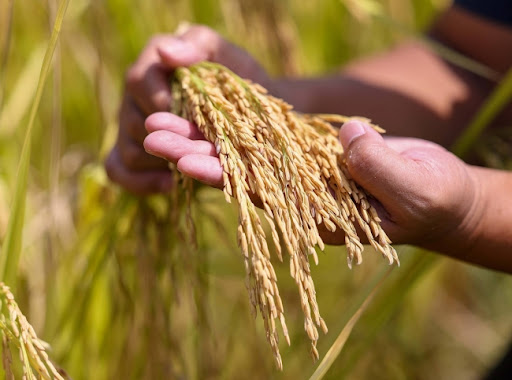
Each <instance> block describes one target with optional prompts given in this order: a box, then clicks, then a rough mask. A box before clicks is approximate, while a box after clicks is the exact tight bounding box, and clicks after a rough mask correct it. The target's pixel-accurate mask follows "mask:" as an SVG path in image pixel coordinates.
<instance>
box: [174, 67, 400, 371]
mask: <svg viewBox="0 0 512 380" xmlns="http://www.w3.org/2000/svg"><path fill="white" fill-rule="evenodd" d="M172 86H173V91H172V93H173V96H174V97H175V100H176V101H175V102H174V104H175V107H176V105H179V107H181V109H179V110H178V109H174V110H173V111H174V112H175V113H178V114H180V115H184V116H185V117H187V118H188V119H189V121H191V122H193V123H195V124H196V125H197V126H198V128H199V130H200V131H201V132H202V133H203V134H204V136H205V138H206V139H207V140H208V141H210V142H212V143H213V144H214V145H215V147H216V150H217V154H218V155H219V159H220V162H221V165H222V167H223V170H224V174H223V179H224V194H225V195H226V200H227V201H228V202H230V201H231V198H234V200H235V202H236V203H237V205H238V222H239V227H238V243H239V247H240V249H241V251H242V256H243V259H244V262H245V268H246V272H247V283H248V284H249V289H248V290H249V294H250V300H251V303H252V306H253V308H254V309H255V310H259V311H260V313H261V316H262V318H263V321H264V325H265V329H266V332H267V340H268V342H269V344H270V345H271V348H272V351H273V353H274V357H275V360H276V363H277V366H278V367H279V368H282V360H281V356H280V353H279V345H278V342H279V339H278V338H279V335H278V333H277V329H276V320H277V322H278V323H280V324H281V327H282V331H283V334H284V337H285V339H286V341H287V342H289V336H288V329H287V327H286V321H285V318H284V308H283V302H282V300H281V298H280V295H279V289H278V286H277V278H276V275H275V271H274V269H273V266H272V263H271V260H270V253H269V252H270V251H269V247H268V243H267V238H266V236H265V233H264V230H263V227H262V221H261V219H260V217H259V215H258V213H257V212H256V206H255V204H254V203H253V201H252V199H254V198H255V197H256V198H259V199H260V200H261V203H262V208H263V210H264V216H265V219H266V220H267V221H268V223H269V224H270V228H271V231H272V240H273V242H274V244H275V245H276V247H277V248H278V249H277V252H278V255H279V259H282V257H281V245H282V246H284V247H285V248H286V250H287V252H288V255H289V265H290V275H291V276H292V277H293V279H294V280H295V282H296V284H297V287H298V291H299V295H300V300H301V306H302V310H303V313H304V328H305V331H306V333H307V335H308V337H309V339H310V340H311V353H312V356H313V358H314V359H315V360H316V359H318V351H317V349H316V344H317V341H318V337H319V333H318V328H320V329H322V330H323V331H324V332H326V331H327V326H326V325H325V322H324V321H323V319H322V317H321V315H320V311H319V307H318V304H317V301H316V292H315V286H314V282H313V279H312V277H311V270H310V261H309V257H310V256H312V257H313V259H314V261H315V263H318V257H317V254H316V250H315V247H317V246H318V247H320V248H322V249H323V241H322V238H321V236H320V233H319V230H318V225H320V224H322V225H324V226H325V227H326V228H327V229H328V230H330V231H333V232H334V231H335V230H337V229H338V228H339V229H341V230H342V231H343V232H344V234H345V237H346V238H345V241H346V245H347V253H348V257H347V259H348V264H349V266H351V265H352V262H353V261H354V260H355V262H356V264H360V263H361V262H362V252H363V245H362V244H361V241H360V239H359V236H358V235H357V232H356V225H358V226H359V227H360V228H361V229H362V231H364V233H365V234H366V237H367V238H368V240H369V242H370V244H371V245H372V246H373V247H374V248H375V249H376V250H377V251H379V252H380V253H381V254H382V255H383V256H384V257H385V258H386V259H387V260H388V261H389V263H390V264H392V263H397V264H398V257H397V255H396V252H395V250H394V249H393V247H391V245H390V243H389V238H388V237H387V235H386V233H385V232H384V231H383V230H382V228H381V226H380V219H379V218H378V215H377V212H376V211H375V210H374V209H373V207H372V206H371V204H370V203H369V202H368V194H367V193H365V191H364V190H363V189H362V188H360V187H359V186H358V185H357V184H356V183H355V182H354V181H353V179H352V178H351V177H350V175H349V174H348V170H347V167H346V163H345V160H344V156H343V148H342V147H341V145H340V144H339V142H338V138H337V130H336V129H335V128H334V127H333V125H332V124H331V122H345V121H347V120H350V119H351V118H348V117H345V116H339V115H303V114H300V113H297V112H295V111H294V110H293V107H292V106H291V105H289V104H287V103H286V102H284V101H283V100H281V99H278V98H275V97H273V96H270V95H268V94H267V91H266V90H265V89H264V88H263V87H261V86H259V85H257V84H254V83H252V82H251V81H249V80H244V79H242V78H240V77H238V76H237V75H236V74H234V73H233V72H232V71H230V70H229V69H227V68H225V67H224V66H222V65H219V64H215V63H211V62H203V63H199V64H196V65H193V66H190V67H187V68H179V69H177V70H176V72H175V80H174V82H173V85H172ZM365 120H366V119H365ZM374 128H375V129H376V130H379V131H382V130H381V129H379V128H378V127H377V126H374ZM278 230H279V231H280V232H281V234H280V235H279V233H278ZM281 240H282V241H281Z"/></svg>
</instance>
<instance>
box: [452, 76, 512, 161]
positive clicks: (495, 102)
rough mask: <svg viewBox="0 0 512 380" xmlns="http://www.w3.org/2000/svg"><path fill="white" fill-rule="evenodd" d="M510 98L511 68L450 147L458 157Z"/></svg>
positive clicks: (468, 147) (466, 151)
mask: <svg viewBox="0 0 512 380" xmlns="http://www.w3.org/2000/svg"><path fill="white" fill-rule="evenodd" d="M511 99H512V69H509V70H508V72H507V74H506V75H505V77H504V78H503V79H502V81H501V82H500V84H499V85H498V86H497V87H496V89H495V90H494V92H493V93H492V94H491V96H490V97H489V98H488V100H487V101H486V102H485V104H484V105H483V106H482V107H481V108H480V110H479V111H478V113H477V115H476V116H475V118H474V119H473V121H471V123H470V124H469V125H468V127H467V128H466V131H465V132H464V134H463V135H462V136H461V137H460V138H459V139H458V140H457V142H456V143H455V144H454V145H453V147H452V152H453V153H455V154H456V155H457V156H459V157H463V156H465V155H466V154H467V153H468V152H469V151H470V149H471V148H472V147H473V145H474V144H475V142H476V140H477V139H478V137H479V136H480V135H481V133H482V132H483V130H484V129H485V127H487V125H489V123H490V122H492V120H493V119H494V118H495V117H496V116H497V115H498V113H499V112H500V111H501V110H502V109H503V107H505V106H506V105H507V104H509V102H510V100H511Z"/></svg>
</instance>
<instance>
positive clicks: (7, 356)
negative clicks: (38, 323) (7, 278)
mask: <svg viewBox="0 0 512 380" xmlns="http://www.w3.org/2000/svg"><path fill="white" fill-rule="evenodd" d="M0 311H1V314H0V330H1V332H2V356H3V357H2V360H3V365H4V371H5V374H6V378H8V379H14V378H15V376H14V372H13V369H12V367H13V365H12V364H13V360H12V354H11V351H10V346H9V343H12V344H13V345H14V346H16V347H17V348H18V350H19V359H20V362H21V366H22V371H23V378H24V379H25V378H26V379H36V378H38V379H44V380H53V379H56V380H64V379H65V378H66V376H65V375H62V373H61V372H59V371H58V370H57V368H55V366H54V365H53V363H52V362H51V361H50V359H49V357H48V354H47V352H46V349H47V344H46V343H45V342H43V341H42V340H40V339H39V338H38V337H37V335H36V333H35V331H34V328H33V327H32V326H31V325H30V323H29V322H28V321H27V318H25V316H24V315H23V313H22V312H21V310H20V309H19V307H18V305H17V303H16V301H15V300H14V296H13V295H12V293H11V291H10V289H9V287H8V286H6V285H5V284H4V283H3V282H0Z"/></svg>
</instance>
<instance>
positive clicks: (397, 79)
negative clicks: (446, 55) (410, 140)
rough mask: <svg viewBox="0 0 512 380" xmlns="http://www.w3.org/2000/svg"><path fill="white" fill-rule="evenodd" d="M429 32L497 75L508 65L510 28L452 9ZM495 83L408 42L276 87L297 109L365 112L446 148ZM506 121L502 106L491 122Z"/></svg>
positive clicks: (509, 115)
mask: <svg viewBox="0 0 512 380" xmlns="http://www.w3.org/2000/svg"><path fill="white" fill-rule="evenodd" d="M430 34H431V36H432V37H433V38H435V39H436V40H437V41H439V42H440V43H441V44H444V45H445V46H447V47H449V48H451V49H453V50H456V51H458V52H459V53H461V54H463V55H464V56H466V57H468V58H470V59H472V60H474V61H476V62H480V63H481V64H483V65H485V66H487V67H489V68H490V69H491V70H494V71H495V72H496V73H498V74H504V73H505V72H506V71H507V70H508V68H510V67H511V65H512V30H511V29H510V28H507V27H504V26H500V25H497V24H495V23H492V22H490V21H487V20H484V19H482V18H479V17H478V16H476V15H473V14H471V13H469V12H466V11H464V10H462V9H458V8H457V7H452V8H450V9H449V10H447V11H446V12H445V13H443V14H442V15H441V16H440V17H439V19H438V20H437V22H436V23H435V24H434V25H433V27H432V29H431V32H430ZM495 84H496V83H494V82H492V81H489V80H487V79H484V78H481V77H478V76H477V75H474V74H472V73H470V72H468V71H466V70H464V69H461V68H457V67H455V66H454V65H452V64H450V63H448V62H446V61H445V60H443V59H442V58H441V57H440V56H439V55H437V54H436V53H435V52H434V51H432V50H431V49H430V48H429V47H427V46H426V45H424V44H422V43H419V42H408V43H403V44H401V45H399V46H397V47H396V48H395V49H393V50H391V51H389V52H386V53H384V54H381V55H377V56H374V57H370V58H367V59H362V60H359V61H356V62H354V63H352V64H350V65H349V66H348V67H346V68H344V69H343V70H342V71H341V72H339V73H337V74H334V75H332V76H329V77H324V78H315V79H281V80H277V81H275V89H276V92H277V94H278V95H279V96H282V97H284V98H285V99H286V100H288V101H289V102H290V103H292V104H293V105H295V107H296V108H297V109H298V110H299V111H303V112H313V113H314V112H325V113H340V114H345V115H361V116H366V117H369V118H371V119H372V120H373V121H374V122H376V123H378V124H380V125H381V126H382V127H383V128H385V129H386V130H387V131H388V133H389V134H392V135H399V136H409V137H418V138H422V139H426V140H430V141H434V142H436V143H439V144H441V145H443V146H450V145H451V144H452V143H453V142H454V140H455V139H456V137H457V136H459V134H460V133H461V131H462V130H463V129H464V128H465V127H466V126H467V124H468V122H469V121H470V120H471V119H472V118H473V116H474V113H475V111H476V110H477V109H478V108H479V107H480V105H481V104H482V102H483V101H484V99H485V98H486V97H487V96H488V94H489V93H490V91H491V90H492V88H493V87H494V86H495ZM511 121H512V108H510V107H508V110H505V111H504V113H503V114H502V115H501V120H499V119H497V120H496V125H503V124H508V123H510V122H511Z"/></svg>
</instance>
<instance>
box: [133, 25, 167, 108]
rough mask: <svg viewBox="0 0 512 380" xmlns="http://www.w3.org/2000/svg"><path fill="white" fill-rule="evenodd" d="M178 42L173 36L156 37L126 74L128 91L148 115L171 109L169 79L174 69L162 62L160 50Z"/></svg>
mask: <svg viewBox="0 0 512 380" xmlns="http://www.w3.org/2000/svg"><path fill="white" fill-rule="evenodd" d="M176 40H177V39H176V38H175V37H173V36H171V35H161V36H157V37H154V38H153V39H152V40H151V41H150V43H149V44H148V45H147V47H146V48H145V49H144V50H143V51H142V53H141V54H140V56H139V58H138V59H137V61H136V62H135V63H134V64H133V65H132V66H131V67H130V69H128V71H127V73H126V79H125V83H126V91H127V92H128V93H129V94H130V95H131V96H132V97H133V98H134V99H135V101H136V103H137V104H138V106H139V107H140V108H141V109H142V111H143V112H144V113H145V114H146V115H149V114H151V113H153V112H158V111H167V110H169V109H170V105H171V99H172V96H171V91H170V88H169V77H170V75H171V73H172V69H173V68H174V67H169V66H167V65H165V64H164V63H163V62H162V59H161V57H160V55H159V53H158V48H159V46H166V45H173V44H174V43H175V41H176Z"/></svg>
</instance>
